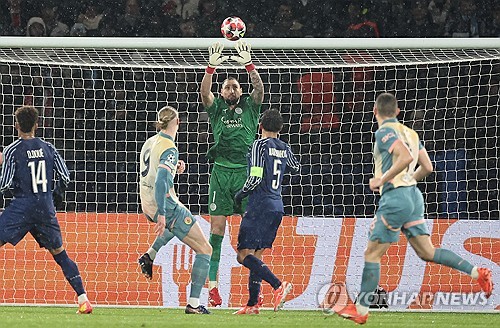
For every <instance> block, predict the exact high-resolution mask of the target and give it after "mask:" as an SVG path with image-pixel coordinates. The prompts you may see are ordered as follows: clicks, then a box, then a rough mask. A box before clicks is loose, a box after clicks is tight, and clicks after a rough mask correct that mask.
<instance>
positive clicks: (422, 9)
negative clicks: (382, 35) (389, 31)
mask: <svg viewBox="0 0 500 328" xmlns="http://www.w3.org/2000/svg"><path fill="white" fill-rule="evenodd" d="M438 35H439V32H438V30H437V29H436V25H435V24H434V22H433V20H432V15H431V13H430V12H429V10H428V6H427V2H426V1H416V2H415V3H414V4H413V7H412V9H411V18H410V21H409V24H408V28H407V31H406V33H405V34H404V36H405V37H410V38H430V37H436V36H438Z"/></svg>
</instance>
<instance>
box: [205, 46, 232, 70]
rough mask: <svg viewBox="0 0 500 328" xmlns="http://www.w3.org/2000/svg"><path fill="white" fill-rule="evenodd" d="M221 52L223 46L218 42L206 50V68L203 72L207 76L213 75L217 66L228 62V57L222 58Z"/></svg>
mask: <svg viewBox="0 0 500 328" xmlns="http://www.w3.org/2000/svg"><path fill="white" fill-rule="evenodd" d="M222 50H224V46H223V45H222V44H220V43H219V42H216V43H214V44H212V46H210V48H208V55H209V57H208V67H207V69H206V70H205V71H206V72H207V73H208V74H213V73H214V72H215V68H216V67H217V66H219V65H220V64H221V63H223V62H225V61H226V60H228V58H229V56H222Z"/></svg>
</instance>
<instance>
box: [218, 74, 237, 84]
mask: <svg viewBox="0 0 500 328" xmlns="http://www.w3.org/2000/svg"><path fill="white" fill-rule="evenodd" d="M227 81H236V82H238V83H240V82H239V81H238V79H237V78H235V77H234V76H228V77H227V79H225V80H224V81H223V82H222V85H224V84H225V83H226V82H227Z"/></svg>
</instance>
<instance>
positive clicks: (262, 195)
mask: <svg viewBox="0 0 500 328" xmlns="http://www.w3.org/2000/svg"><path fill="white" fill-rule="evenodd" d="M260 127H261V129H262V138H261V139H259V140H256V141H254V142H253V144H252V149H251V152H250V154H249V161H248V169H249V174H248V178H247V180H246V182H245V184H244V186H243V188H242V189H241V190H240V191H239V192H237V194H236V196H235V202H236V203H238V204H239V203H241V201H242V199H243V198H245V197H246V196H248V205H247V210H246V212H245V214H244V215H243V219H242V220H241V225H240V231H239V234H238V247H237V248H238V258H237V259H238V262H239V263H241V264H243V265H244V266H245V267H247V268H248V269H249V270H250V276H249V281H248V290H249V294H250V297H249V300H248V302H247V304H246V305H245V306H243V307H242V308H241V309H240V310H238V311H236V312H235V314H258V313H259V305H258V297H259V293H260V286H261V282H262V280H265V281H266V282H268V283H269V284H270V285H271V286H272V287H273V288H274V299H273V304H274V310H275V311H278V310H279V309H280V308H281V307H282V306H283V304H284V302H285V299H286V296H287V295H288V293H290V291H291V290H292V284H291V283H289V282H286V281H283V282H282V281H280V280H279V279H278V278H277V277H276V276H275V275H274V274H273V273H272V272H271V270H270V269H269V268H268V267H267V266H266V264H265V263H264V262H262V260H261V258H262V253H263V251H264V250H265V249H268V248H271V247H272V245H273V242H274V239H275V238H276V232H277V231H278V228H279V226H280V224H281V219H282V217H283V214H284V209H283V200H282V198H281V183H282V181H283V175H284V174H285V172H286V171H288V170H289V169H290V170H291V171H293V172H298V170H299V167H300V164H299V162H298V161H297V159H296V158H295V156H294V155H293V153H292V151H291V149H290V146H289V145H288V144H287V143H285V142H283V141H281V140H280V139H278V134H279V132H280V131H281V128H282V127H283V118H282V117H281V114H280V113H279V112H278V111H277V110H275V109H269V110H267V111H266V112H264V114H263V115H262V120H261V123H260Z"/></svg>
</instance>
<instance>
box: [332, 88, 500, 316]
mask: <svg viewBox="0 0 500 328" xmlns="http://www.w3.org/2000/svg"><path fill="white" fill-rule="evenodd" d="M399 112H400V110H399V108H398V104H397V100H396V98H395V97H394V96H393V95H392V94H389V93H382V94H381V95H379V96H378V97H377V99H376V102H375V107H374V114H375V117H376V119H377V123H378V127H379V128H378V130H377V131H376V132H375V147H374V153H373V157H374V160H375V175H374V177H373V178H372V179H370V189H371V190H373V191H376V192H380V194H381V197H380V201H379V204H378V209H377V212H376V214H375V218H374V221H373V222H372V224H371V226H370V235H369V241H368V246H367V247H366V250H365V265H364V268H363V275H362V278H361V289H360V294H359V295H358V298H357V302H356V304H355V305H354V304H351V305H348V306H346V307H345V308H342V309H338V310H336V312H337V314H338V315H340V316H341V317H344V318H347V319H350V320H352V321H354V322H356V323H358V324H364V323H365V322H366V321H367V319H368V308H369V306H370V301H371V296H372V294H373V292H374V291H375V289H376V288H377V286H378V283H379V280H380V260H381V258H382V256H383V255H384V254H385V253H386V251H387V249H389V247H390V246H391V243H395V242H397V241H398V240H399V234H400V232H403V233H404V234H405V236H406V238H407V239H408V241H409V243H410V245H411V246H412V248H413V249H414V250H415V252H416V253H417V255H418V256H419V257H420V258H421V259H422V260H424V261H428V262H434V263H438V264H442V265H445V266H447V267H450V268H453V269H456V270H459V271H461V272H464V273H466V274H468V275H470V276H471V277H472V278H473V279H476V280H477V281H478V283H479V285H480V286H481V289H482V290H483V291H484V293H485V296H486V297H490V296H491V293H492V290H493V282H492V278H491V270H490V269H487V268H477V267H475V266H473V265H472V264H471V263H469V262H468V261H467V260H465V259H463V258H461V257H460V256H458V255H457V254H455V253H454V252H452V251H450V250H447V249H444V248H435V247H434V246H433V245H432V242H431V239H430V236H429V232H428V230H427V226H426V224H425V221H424V199H423V196H422V193H421V192H420V190H419V189H418V188H417V186H416V185H417V181H420V180H422V179H424V178H425V177H426V176H427V175H429V174H430V173H431V172H432V170H433V168H432V163H431V160H430V158H429V155H428V154H427V151H426V149H425V148H424V146H423V145H422V143H421V142H420V140H419V137H418V134H417V133H416V132H415V131H413V130H412V129H410V128H408V127H406V126H405V125H403V124H401V123H399V122H398V119H397V116H398V114H399ZM417 164H418V165H419V166H418V168H416V167H417ZM415 168H416V169H415Z"/></svg>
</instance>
